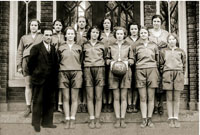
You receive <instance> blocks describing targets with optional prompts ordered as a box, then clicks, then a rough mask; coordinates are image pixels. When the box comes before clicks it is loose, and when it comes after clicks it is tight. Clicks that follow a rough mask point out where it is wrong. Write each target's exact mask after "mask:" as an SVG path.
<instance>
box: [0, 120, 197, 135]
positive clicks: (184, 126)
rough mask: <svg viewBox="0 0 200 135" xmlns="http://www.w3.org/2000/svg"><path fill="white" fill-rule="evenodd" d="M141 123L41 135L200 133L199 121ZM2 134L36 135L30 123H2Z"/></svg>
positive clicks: (83, 127) (46, 131)
mask: <svg viewBox="0 0 200 135" xmlns="http://www.w3.org/2000/svg"><path fill="white" fill-rule="evenodd" d="M139 124H140V123H128V125H127V128H125V129H115V128H114V127H113V124H112V123H105V124H103V127H102V128H101V129H89V128H88V126H87V123H85V124H77V125H76V128H75V129H68V130H66V129H64V125H63V124H56V125H57V126H58V127H57V128H56V129H43V128H42V129H41V135H199V122H181V128H169V127H168V124H167V123H166V122H161V123H159V122H156V123H155V128H144V129H141V128H140V127H139ZM0 135H35V133H34V131H33V128H32V126H31V125H30V124H0Z"/></svg>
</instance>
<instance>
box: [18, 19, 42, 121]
mask: <svg viewBox="0 0 200 135" xmlns="http://www.w3.org/2000/svg"><path fill="white" fill-rule="evenodd" d="M39 29H40V22H39V21H38V20H36V19H32V20H30V22H29V30H30V33H29V34H27V35H24V36H22V37H21V39H20V42H19V46H18V50H17V72H19V73H21V74H23V76H24V78H25V99H26V105H27V109H26V110H25V112H24V117H27V116H28V115H29V114H30V113H31V101H32V86H31V77H30V74H29V72H28V67H27V63H28V60H29V55H30V50H31V48H32V47H33V46H34V45H36V44H39V43H40V42H42V37H43V35H42V34H40V33H39V32H38V30H39Z"/></svg>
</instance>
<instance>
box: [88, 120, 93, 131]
mask: <svg viewBox="0 0 200 135" xmlns="http://www.w3.org/2000/svg"><path fill="white" fill-rule="evenodd" d="M88 126H89V128H91V129H94V128H95V124H94V120H90V122H89V124H88Z"/></svg>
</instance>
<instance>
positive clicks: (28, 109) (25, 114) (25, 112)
mask: <svg viewBox="0 0 200 135" xmlns="http://www.w3.org/2000/svg"><path fill="white" fill-rule="evenodd" d="M30 113H31V107H27V108H26V110H25V111H24V117H25V118H26V117H28V116H29V114H30Z"/></svg>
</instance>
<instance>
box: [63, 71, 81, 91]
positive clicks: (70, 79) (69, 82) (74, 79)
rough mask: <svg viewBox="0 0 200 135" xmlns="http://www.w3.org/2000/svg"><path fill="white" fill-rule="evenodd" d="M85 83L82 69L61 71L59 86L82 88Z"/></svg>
mask: <svg viewBox="0 0 200 135" xmlns="http://www.w3.org/2000/svg"><path fill="white" fill-rule="evenodd" d="M82 83H83V73H82V71H60V72H59V88H81V87H82Z"/></svg>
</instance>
